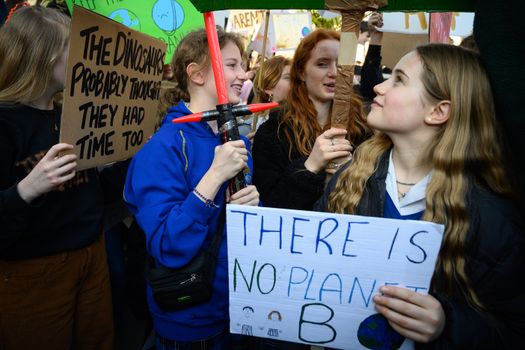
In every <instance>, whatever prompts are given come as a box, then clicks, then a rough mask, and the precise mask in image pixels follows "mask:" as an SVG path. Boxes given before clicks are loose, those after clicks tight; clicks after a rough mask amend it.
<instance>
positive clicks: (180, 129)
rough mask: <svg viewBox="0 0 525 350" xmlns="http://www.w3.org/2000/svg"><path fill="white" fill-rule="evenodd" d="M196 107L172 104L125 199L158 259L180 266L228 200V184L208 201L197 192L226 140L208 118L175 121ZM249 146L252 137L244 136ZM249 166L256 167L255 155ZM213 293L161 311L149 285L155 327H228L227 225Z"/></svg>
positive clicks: (166, 330)
mask: <svg viewBox="0 0 525 350" xmlns="http://www.w3.org/2000/svg"><path fill="white" fill-rule="evenodd" d="M187 114H191V112H190V111H189V110H188V108H186V106H185V105H184V103H183V102H179V104H178V105H176V106H174V107H172V108H171V109H170V110H169V111H168V115H167V116H166V118H165V119H164V122H163V125H162V127H161V128H160V129H159V130H158V132H157V133H156V134H155V135H154V136H153V137H152V138H151V140H149V141H148V142H147V143H146V144H145V145H144V146H143V147H142V149H141V150H140V151H139V152H138V153H137V154H136V155H135V156H134V158H133V160H132V161H131V164H130V166H129V170H128V174H127V178H126V185H125V188H124V196H125V200H126V202H127V203H128V206H129V208H130V210H131V211H132V213H133V214H134V215H135V218H136V220H137V222H138V224H139V225H140V227H141V228H142V229H143V230H144V232H145V233H146V244H147V249H148V253H149V254H150V255H151V256H152V257H154V258H155V260H156V261H157V263H160V264H162V265H164V266H167V267H171V268H177V267H181V266H184V265H185V264H187V263H188V262H189V261H190V260H191V259H192V258H193V257H194V256H196V255H197V253H198V252H199V250H200V249H202V248H203V247H206V246H207V245H208V244H209V242H210V240H211V237H212V236H213V235H214V234H215V230H216V228H217V225H218V218H219V214H220V212H221V210H222V207H223V206H224V205H225V191H226V184H224V185H223V186H222V187H221V189H220V190H219V192H218V194H217V196H216V197H215V199H214V202H215V203H216V204H218V205H219V207H220V208H213V207H208V206H206V205H205V204H204V203H203V202H202V201H201V200H200V199H199V198H198V197H197V196H196V195H195V194H194V193H193V192H192V191H193V189H194V188H195V186H197V184H198V182H199V181H200V180H201V178H202V177H203V175H204V174H205V173H206V171H208V169H209V167H210V165H211V164H212V161H213V157H214V154H215V153H214V150H215V147H216V146H218V145H220V140H219V137H218V136H217V135H215V133H214V132H213V131H212V130H211V128H210V127H209V126H208V125H207V124H206V123H205V122H200V123H181V124H173V123H171V119H172V118H174V117H180V116H184V115H187ZM243 140H244V142H245V144H246V147H247V148H248V150H249V141H247V140H246V139H243ZM248 165H249V167H250V169H252V160H251V157H249V161H248ZM213 289H214V291H213V296H212V298H211V299H210V300H209V301H208V302H206V303H204V304H201V305H197V306H194V307H190V308H187V309H184V310H181V311H177V312H166V311H163V310H161V309H160V308H159V307H158V306H157V304H156V303H155V301H154V300H153V297H152V293H151V289H150V288H149V286H148V304H149V308H150V311H151V313H152V316H153V321H154V327H155V330H156V331H157V332H158V333H159V334H160V335H161V336H162V337H164V338H167V339H172V340H178V341H195V340H200V339H205V338H208V337H210V336H212V335H215V334H217V333H218V332H220V331H222V330H223V329H224V328H226V327H228V258H227V248H226V230H224V232H223V239H222V244H221V247H220V250H219V257H218V262H217V266H216V271H215V280H214V283H213Z"/></svg>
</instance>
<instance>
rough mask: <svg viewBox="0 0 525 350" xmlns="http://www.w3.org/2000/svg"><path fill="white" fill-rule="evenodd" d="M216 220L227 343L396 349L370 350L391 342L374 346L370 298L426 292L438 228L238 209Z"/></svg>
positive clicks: (377, 328) (376, 334)
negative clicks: (222, 247) (245, 339)
mask: <svg viewBox="0 0 525 350" xmlns="http://www.w3.org/2000/svg"><path fill="white" fill-rule="evenodd" d="M226 213H227V230H228V231H227V232H228V234H227V237H228V268H229V292H230V320H231V321H230V331H231V332H232V333H238V334H245V335H253V336H257V337H264V338H271V339H278V340H285V341H292V342H298V343H308V344H313V345H322V346H326V347H330V348H338V349H367V348H368V349H379V348H382V349H388V348H399V346H394V345H393V344H383V346H382V347H379V346H378V344H380V342H381V341H384V340H386V339H393V338H395V337H388V336H386V337H385V336H384V334H385V333H384V332H385V331H386V332H388V331H389V330H388V329H386V328H385V327H384V324H382V323H381V319H380V318H381V317H382V316H381V317H379V316H378V314H377V312H376V311H375V309H374V302H373V300H372V297H373V296H374V295H376V294H379V292H378V290H379V287H381V286H384V285H396V286H402V287H405V288H408V289H411V290H415V291H417V292H420V293H425V294H426V293H427V292H428V288H429V285H430V279H431V276H432V274H433V272H434V267H435V262H436V259H437V255H438V252H439V248H440V245H441V239H442V236H443V226H442V225H437V224H434V223H429V222H425V221H412V220H392V219H383V218H374V217H365V216H356V215H341V214H331V213H320V212H311V211H300V210H284V209H274V208H260V207H252V206H242V205H228V206H227V209H226ZM383 320H384V319H383ZM401 342H402V345H401V344H398V345H401V347H400V348H401V349H408V348H411V347H412V346H413V342H411V341H407V340H404V339H401ZM374 343H375V344H376V347H369V346H372V345H373V344H374Z"/></svg>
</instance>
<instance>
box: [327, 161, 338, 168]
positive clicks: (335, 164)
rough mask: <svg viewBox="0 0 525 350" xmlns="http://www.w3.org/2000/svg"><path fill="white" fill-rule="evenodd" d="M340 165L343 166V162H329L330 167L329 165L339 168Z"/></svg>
mask: <svg viewBox="0 0 525 350" xmlns="http://www.w3.org/2000/svg"><path fill="white" fill-rule="evenodd" d="M340 166H341V164H339V163H336V162H330V163H328V167H329V168H330V169H337V168H339V167H340Z"/></svg>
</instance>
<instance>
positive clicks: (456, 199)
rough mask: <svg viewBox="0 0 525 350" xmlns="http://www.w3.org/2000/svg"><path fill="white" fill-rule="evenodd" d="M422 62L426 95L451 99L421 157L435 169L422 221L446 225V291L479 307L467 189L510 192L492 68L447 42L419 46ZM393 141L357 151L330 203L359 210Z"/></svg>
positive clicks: (377, 139)
mask: <svg viewBox="0 0 525 350" xmlns="http://www.w3.org/2000/svg"><path fill="white" fill-rule="evenodd" d="M415 51H416V53H417V55H418V56H419V58H420V59H421V61H422V64H423V72H422V75H421V80H422V82H423V85H424V87H425V95H426V96H425V98H426V99H427V100H428V101H436V102H437V101H443V100H449V101H450V102H451V105H450V115H449V119H448V121H447V123H445V124H444V125H442V126H441V128H440V130H439V131H438V133H437V134H436V136H435V137H434V139H433V140H431V141H430V142H429V144H428V146H427V148H426V152H425V154H423V155H422V157H426V159H430V161H431V164H432V166H433V175H432V179H431V180H430V182H429V184H428V186H427V189H426V209H425V212H424V214H423V218H422V219H423V220H426V221H432V222H436V223H439V224H444V225H445V234H444V238H443V242H442V246H441V250H440V253H439V257H438V262H437V266H436V274H439V275H441V276H443V277H444V278H443V280H444V281H445V283H444V285H443V286H442V288H443V289H444V292H445V293H447V294H448V295H451V294H453V292H454V288H455V287H456V286H457V285H459V286H460V290H461V291H462V293H463V294H464V295H465V297H466V299H467V300H468V302H469V303H470V304H471V305H473V306H474V307H477V308H482V307H483V306H482V304H481V301H480V300H479V298H478V296H477V295H476V293H475V291H474V290H473V289H472V288H471V286H470V284H469V281H468V277H467V276H466V274H465V238H466V235H467V232H468V230H469V216H468V214H469V213H468V207H467V206H468V198H467V194H468V191H469V189H470V188H471V187H472V186H482V187H484V188H486V189H488V190H490V191H492V192H494V193H498V194H504V195H508V194H510V191H511V189H510V188H509V186H508V182H507V181H505V174H504V170H503V166H502V162H501V159H502V150H501V149H500V146H499V145H500V141H499V140H498V139H499V133H498V132H497V130H498V127H497V123H496V119H495V108H494V102H493V98H492V92H491V89H490V85H489V81H488V78H487V73H486V71H485V70H484V68H483V66H482V64H481V62H480V60H479V56H478V55H477V54H476V53H475V52H473V51H470V50H466V49H463V48H460V47H455V46H452V45H445V44H429V45H425V46H420V47H418V48H417V49H416V50H415ZM390 147H392V141H391V140H390V138H389V137H388V136H387V135H385V134H383V133H378V134H376V135H375V136H373V137H372V138H371V139H369V140H368V141H366V142H364V143H363V144H362V145H361V146H360V147H358V149H357V150H356V152H355V153H354V159H353V161H352V164H351V165H350V166H349V167H348V168H347V169H345V170H344V171H343V172H342V173H341V175H340V177H339V178H338V181H337V184H336V187H335V189H334V191H333V192H332V193H331V194H330V199H329V204H328V208H329V210H330V211H334V212H337V213H350V214H351V213H355V212H356V208H357V206H358V204H359V201H360V199H361V197H362V195H363V192H364V189H365V185H366V183H367V181H368V179H369V178H370V176H371V175H372V174H373V172H374V171H375V170H376V168H377V166H378V162H379V159H380V157H381V155H382V154H384V153H385V152H386V151H388V149H389V148H390Z"/></svg>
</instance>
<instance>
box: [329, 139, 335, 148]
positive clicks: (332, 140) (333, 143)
mask: <svg viewBox="0 0 525 350" xmlns="http://www.w3.org/2000/svg"><path fill="white" fill-rule="evenodd" d="M330 142H331V143H332V146H335V142H334V139H333V138H331V139H330Z"/></svg>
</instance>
